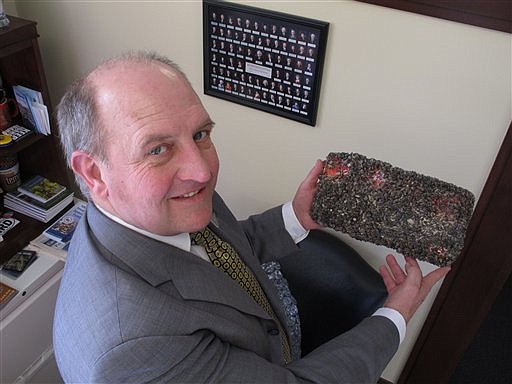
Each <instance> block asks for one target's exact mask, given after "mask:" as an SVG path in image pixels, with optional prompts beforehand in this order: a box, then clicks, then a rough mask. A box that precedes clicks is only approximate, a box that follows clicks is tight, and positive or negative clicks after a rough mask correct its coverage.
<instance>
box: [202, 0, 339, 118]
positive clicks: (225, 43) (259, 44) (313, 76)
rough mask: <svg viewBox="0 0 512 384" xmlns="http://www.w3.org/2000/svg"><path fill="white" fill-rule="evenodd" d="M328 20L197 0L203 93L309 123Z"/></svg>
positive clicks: (313, 111) (313, 114) (316, 97)
mask: <svg viewBox="0 0 512 384" xmlns="http://www.w3.org/2000/svg"><path fill="white" fill-rule="evenodd" d="M328 27H329V24H328V23H326V22H322V21H317V20H312V19H307V18H303V17H298V16H292V15H288V14H283V13H278V12H273V11H267V10H263V9H260V8H254V7H249V6H245V5H240V4H234V3H228V2H224V1H214V0H204V1H203V35H204V39H203V50H204V51H203V58H204V92H205V94H207V95H211V96H216V97H219V98H222V99H225V100H229V101H232V102H235V103H239V104H243V105H246V106H249V107H253V108H257V109H260V110H263V111H266V112H270V113H273V114H276V115H280V116H283V117H286V118H289V119H292V120H296V121H299V122H302V123H305V124H309V125H312V126H314V125H315V124H316V116H317V111H318V101H319V93H320V85H321V76H322V69H323V63H324V57H325V47H326V43H327V32H328Z"/></svg>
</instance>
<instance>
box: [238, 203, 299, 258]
mask: <svg viewBox="0 0 512 384" xmlns="http://www.w3.org/2000/svg"><path fill="white" fill-rule="evenodd" d="M240 224H241V225H242V227H243V230H244V232H245V234H246V236H247V238H248V239H249V242H251V245H252V247H253V249H254V252H255V254H256V255H257V257H258V259H259V260H260V263H265V262H268V261H272V260H278V259H279V258H281V257H283V256H286V255H287V254H289V253H291V252H293V251H295V250H297V245H296V244H295V242H294V241H293V239H292V237H291V236H290V234H289V233H288V231H287V230H286V227H285V224H284V220H283V214H282V207H281V206H278V207H275V208H272V209H269V210H267V211H265V212H263V213H261V214H258V215H253V216H250V217H249V218H248V219H247V220H243V221H241V222H240Z"/></svg>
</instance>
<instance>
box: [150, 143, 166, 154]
mask: <svg viewBox="0 0 512 384" xmlns="http://www.w3.org/2000/svg"><path fill="white" fill-rule="evenodd" d="M167 150H168V148H167V146H166V145H159V146H158V147H155V148H153V149H152V150H151V151H149V154H150V155H160V154H162V153H164V152H167Z"/></svg>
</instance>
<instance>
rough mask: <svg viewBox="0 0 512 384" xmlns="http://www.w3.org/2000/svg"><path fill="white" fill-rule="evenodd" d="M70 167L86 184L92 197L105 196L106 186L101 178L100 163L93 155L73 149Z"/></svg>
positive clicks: (106, 192)
mask: <svg viewBox="0 0 512 384" xmlns="http://www.w3.org/2000/svg"><path fill="white" fill-rule="evenodd" d="M71 168H72V169H73V172H75V173H76V174H77V175H79V176H80V177H81V178H82V179H83V180H84V182H85V183H86V184H87V187H88V188H89V191H90V193H91V196H92V197H94V196H96V197H99V198H105V197H106V196H107V194H108V188H107V184H106V183H105V181H104V180H103V175H102V173H101V165H100V164H99V163H98V161H97V160H96V159H95V158H94V157H92V156H91V155H90V154H88V153H86V152H82V151H75V152H73V153H72V154H71Z"/></svg>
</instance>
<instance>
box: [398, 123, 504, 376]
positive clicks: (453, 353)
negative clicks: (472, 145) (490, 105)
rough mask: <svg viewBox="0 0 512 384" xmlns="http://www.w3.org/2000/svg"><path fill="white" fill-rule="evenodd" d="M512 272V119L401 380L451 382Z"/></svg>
mask: <svg viewBox="0 0 512 384" xmlns="http://www.w3.org/2000/svg"><path fill="white" fill-rule="evenodd" d="M468 166H469V165H468ZM511 273H512V123H511V124H510V125H509V128H508V131H507V133H506V135H505V139H504V140H503V143H502V145H501V148H500V150H499V152H498V155H497V157H496V160H495V162H494V165H493V167H492V169H491V172H490V174H489V177H488V178H487V181H486V183H485V186H484V189H483V191H482V193H481V195H480V198H479V200H478V203H477V205H476V207H475V211H474V213H473V216H472V219H471V222H470V224H469V228H468V232H467V235H466V242H465V246H464V249H463V251H462V254H461V255H460V257H459V258H458V259H457V261H456V263H454V265H453V266H452V271H451V272H450V273H449V274H448V275H447V276H446V278H445V281H444V282H443V285H442V286H441V289H440V290H439V293H438V295H437V296H436V299H435V301H434V304H433V305H432V308H431V310H430V312H429V315H428V317H427V319H426V321H425V323H424V325H423V328H422V330H421V332H420V334H419V336H418V339H417V341H416V343H415V345H414V347H413V350H412V352H411V354H410V356H409V359H408V361H407V363H406V365H405V367H404V369H403V371H402V373H401V375H400V378H399V380H398V384H404V383H414V384H421V383H425V384H431V383H446V382H448V381H449V379H450V377H451V375H452V374H453V372H454V370H455V368H456V366H457V364H458V362H459V360H460V359H461V358H462V355H463V354H464V352H465V351H466V349H467V348H468V347H469V345H470V343H471V340H472V339H473V337H474V335H475V333H476V332H477V330H478V328H479V327H480V324H481V323H482V322H483V320H484V319H485V317H486V315H487V314H488V312H489V309H490V308H491V306H492V305H493V303H494V301H495V299H496V297H497V296H498V294H499V293H500V291H501V289H502V288H503V285H504V284H505V282H506V281H507V279H508V277H509V276H510V275H511Z"/></svg>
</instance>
